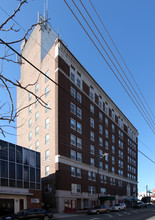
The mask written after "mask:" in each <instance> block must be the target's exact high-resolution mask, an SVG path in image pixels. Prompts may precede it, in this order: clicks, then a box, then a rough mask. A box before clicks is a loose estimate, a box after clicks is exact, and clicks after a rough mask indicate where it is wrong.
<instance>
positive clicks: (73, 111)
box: [70, 102, 76, 115]
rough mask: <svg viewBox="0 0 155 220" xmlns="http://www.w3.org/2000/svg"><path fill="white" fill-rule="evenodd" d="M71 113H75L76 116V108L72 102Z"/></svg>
mask: <svg viewBox="0 0 155 220" xmlns="http://www.w3.org/2000/svg"><path fill="white" fill-rule="evenodd" d="M70 111H71V113H73V114H74V115H75V114H76V106H75V105H74V104H73V103H72V102H71V104H70Z"/></svg>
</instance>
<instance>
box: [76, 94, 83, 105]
mask: <svg viewBox="0 0 155 220" xmlns="http://www.w3.org/2000/svg"><path fill="white" fill-rule="evenodd" d="M77 100H78V102H80V103H82V96H81V95H80V93H78V92H77Z"/></svg>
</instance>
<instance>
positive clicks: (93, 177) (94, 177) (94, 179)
mask: <svg viewBox="0 0 155 220" xmlns="http://www.w3.org/2000/svg"><path fill="white" fill-rule="evenodd" d="M92 180H93V181H96V174H95V173H93V176H92Z"/></svg>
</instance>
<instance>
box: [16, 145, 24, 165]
mask: <svg viewBox="0 0 155 220" xmlns="http://www.w3.org/2000/svg"><path fill="white" fill-rule="evenodd" d="M22 155H23V154H22V148H21V147H19V146H16V162H17V163H22Z"/></svg>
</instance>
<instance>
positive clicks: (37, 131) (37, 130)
mask: <svg viewBox="0 0 155 220" xmlns="http://www.w3.org/2000/svg"><path fill="white" fill-rule="evenodd" d="M38 134H39V127H38V126H37V127H36V128H35V136H38Z"/></svg>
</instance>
